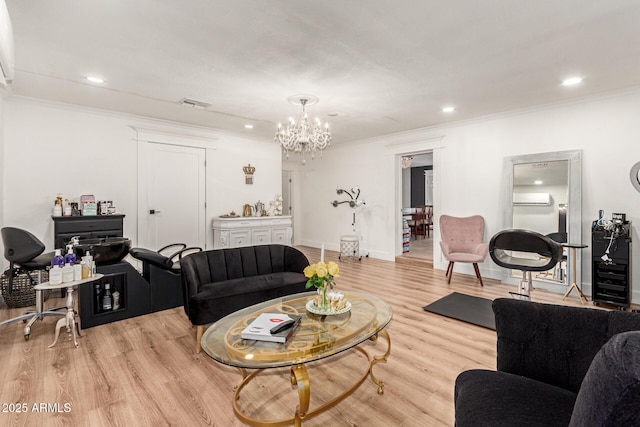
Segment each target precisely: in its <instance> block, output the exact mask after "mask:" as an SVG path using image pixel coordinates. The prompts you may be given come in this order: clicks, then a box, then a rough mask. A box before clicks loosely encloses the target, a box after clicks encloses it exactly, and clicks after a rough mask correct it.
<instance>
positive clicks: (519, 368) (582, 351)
mask: <svg viewBox="0 0 640 427" xmlns="http://www.w3.org/2000/svg"><path fill="white" fill-rule="evenodd" d="M493 311H494V313H495V315H496V331H497V335H498V360H497V367H498V370H500V371H504V372H509V373H512V374H516V375H524V376H526V377H528V378H532V379H535V380H538V381H542V382H545V383H547V384H552V385H555V386H558V387H562V388H565V389H567V390H570V391H573V392H574V393H577V392H578V390H579V389H580V385H581V383H582V380H583V379H584V376H585V374H586V373H587V370H588V369H589V366H590V365H591V362H592V361H593V358H594V357H595V355H596V353H597V352H598V350H599V349H600V348H601V347H602V346H603V345H604V344H605V343H606V342H607V341H608V340H609V339H610V338H611V337H612V336H614V335H616V334H618V333H620V332H627V331H632V330H640V315H638V314H637V313H629V312H624V311H619V310H618V311H605V310H600V309H594V308H583V307H565V306H560V305H555V304H541V303H532V302H529V301H522V300H515V299H510V298H499V299H496V300H495V301H494V302H493Z"/></svg>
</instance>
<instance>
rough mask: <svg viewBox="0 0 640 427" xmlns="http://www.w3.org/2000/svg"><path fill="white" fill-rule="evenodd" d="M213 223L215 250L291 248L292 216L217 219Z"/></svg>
mask: <svg viewBox="0 0 640 427" xmlns="http://www.w3.org/2000/svg"><path fill="white" fill-rule="evenodd" d="M212 222H213V248H214V249H223V248H237V247H241V246H253V245H268V244H271V243H277V244H281V245H288V246H291V236H292V234H293V228H292V221H291V217H290V216H249V217H236V218H220V217H217V218H213V221H212Z"/></svg>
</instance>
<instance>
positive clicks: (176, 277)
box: [129, 243, 202, 312]
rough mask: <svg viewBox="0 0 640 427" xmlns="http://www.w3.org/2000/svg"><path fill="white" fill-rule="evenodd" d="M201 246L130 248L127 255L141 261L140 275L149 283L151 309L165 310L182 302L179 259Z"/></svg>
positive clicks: (181, 244)
mask: <svg viewBox="0 0 640 427" xmlns="http://www.w3.org/2000/svg"><path fill="white" fill-rule="evenodd" d="M200 251H202V248H196V247H190V248H188V247H187V245H185V244H184V243H174V244H171V245H167V246H165V247H163V248H161V249H159V250H157V251H153V250H151V249H145V248H131V249H130V250H129V255H131V256H132V257H133V258H135V259H137V260H139V261H142V277H143V278H144V279H145V280H146V281H147V282H148V283H149V284H150V285H151V287H152V289H153V291H152V292H151V311H152V312H155V311H160V310H166V309H169V308H173V307H179V306H182V305H183V304H184V297H183V289H182V276H181V274H180V260H181V259H182V257H183V256H186V255H189V254H191V253H194V252H200Z"/></svg>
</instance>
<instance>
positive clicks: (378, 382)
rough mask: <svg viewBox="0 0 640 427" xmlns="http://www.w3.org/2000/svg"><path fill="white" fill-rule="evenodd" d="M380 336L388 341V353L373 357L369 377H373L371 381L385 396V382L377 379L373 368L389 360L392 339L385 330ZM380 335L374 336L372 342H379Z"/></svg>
mask: <svg viewBox="0 0 640 427" xmlns="http://www.w3.org/2000/svg"><path fill="white" fill-rule="evenodd" d="M378 335H382V336H383V337H384V338H385V339H386V340H387V351H386V352H385V353H384V354H383V355H382V356H373V358H372V359H371V362H370V363H369V376H370V377H371V381H373V382H374V384H376V385H377V386H378V394H384V382H382V380H379V379H377V378H376V377H375V375H373V367H374V366H375V365H376V364H377V363H380V362H384V363H387V358H388V357H389V355H390V354H391V337H390V336H389V333H388V332H387V331H386V330H384V329H383V330H381V331H380V332H378ZM378 335H374V337H373V338H372V340H374V341H375V340H377V339H378Z"/></svg>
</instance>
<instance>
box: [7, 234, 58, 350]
mask: <svg viewBox="0 0 640 427" xmlns="http://www.w3.org/2000/svg"><path fill="white" fill-rule="evenodd" d="M0 232H1V233H2V244H3V245H4V257H5V259H6V260H7V261H9V268H8V269H7V271H5V273H4V274H5V277H6V280H7V282H8V283H7V292H8V293H9V294H11V293H12V292H13V291H14V289H13V285H14V279H15V278H16V277H18V275H20V274H27V275H28V277H29V278H30V280H31V285H32V286H35V285H37V284H38V283H41V282H42V271H44V270H46V268H47V267H49V266H50V265H51V259H52V258H53V255H54V252H49V253H46V254H43V252H44V248H45V246H44V244H43V243H42V242H41V241H40V239H38V238H37V237H36V236H34V235H33V234H31V233H30V232H28V231H26V230H22V229H20V228H14V227H3V228H2V230H0ZM35 303H36V309H35V311H29V312H27V313H25V314H23V315H22V316H18V317H14V318H12V319H8V320H5V321H3V322H0V325H5V324H8V323H12V322H17V321H19V320H22V321H26V320H27V319H29V322H28V323H27V325H26V326H25V328H24V338H25V340H27V339H29V334H30V333H31V325H33V323H34V322H35V321H36V320H42V318H44V317H45V316H64V315H66V311H65V312H59V311H57V310H59V309H63V308H64V309H66V306H64V307H56V308H53V309H50V310H44V307H43V306H44V295H43V293H42V291H38V290H36V291H35Z"/></svg>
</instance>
